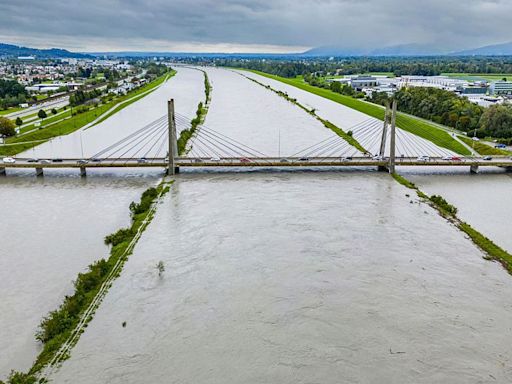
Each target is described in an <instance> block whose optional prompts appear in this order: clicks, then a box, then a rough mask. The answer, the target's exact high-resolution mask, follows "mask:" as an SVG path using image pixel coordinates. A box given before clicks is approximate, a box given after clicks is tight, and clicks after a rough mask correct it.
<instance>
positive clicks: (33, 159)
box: [27, 158, 39, 163]
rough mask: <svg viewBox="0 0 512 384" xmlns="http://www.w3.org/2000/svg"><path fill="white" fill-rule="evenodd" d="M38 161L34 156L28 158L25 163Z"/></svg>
mask: <svg viewBox="0 0 512 384" xmlns="http://www.w3.org/2000/svg"><path fill="white" fill-rule="evenodd" d="M37 162H39V159H36V158H32V159H28V160H27V163H37Z"/></svg>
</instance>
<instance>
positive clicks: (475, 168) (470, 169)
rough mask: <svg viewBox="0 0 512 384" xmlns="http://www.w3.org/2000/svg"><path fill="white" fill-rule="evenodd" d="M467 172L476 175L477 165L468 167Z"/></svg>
mask: <svg viewBox="0 0 512 384" xmlns="http://www.w3.org/2000/svg"><path fill="white" fill-rule="evenodd" d="M469 172H471V173H475V174H476V173H478V165H472V166H470V167H469Z"/></svg>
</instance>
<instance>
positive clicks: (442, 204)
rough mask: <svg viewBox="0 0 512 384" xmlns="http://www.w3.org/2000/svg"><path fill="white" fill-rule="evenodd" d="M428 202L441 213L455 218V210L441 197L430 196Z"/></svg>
mask: <svg viewBox="0 0 512 384" xmlns="http://www.w3.org/2000/svg"><path fill="white" fill-rule="evenodd" d="M430 200H431V201H432V202H433V203H434V204H435V205H436V206H437V207H438V208H439V209H440V210H441V211H443V212H445V213H447V214H449V215H451V216H455V215H456V214H457V208H456V207H454V206H453V205H451V204H449V203H448V202H447V201H446V200H445V199H444V198H443V197H442V196H439V195H432V196H431V197H430Z"/></svg>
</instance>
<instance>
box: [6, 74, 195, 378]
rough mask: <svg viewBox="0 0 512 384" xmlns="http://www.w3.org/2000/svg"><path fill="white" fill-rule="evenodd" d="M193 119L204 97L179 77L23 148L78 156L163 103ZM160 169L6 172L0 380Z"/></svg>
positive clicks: (22, 359)
mask: <svg viewBox="0 0 512 384" xmlns="http://www.w3.org/2000/svg"><path fill="white" fill-rule="evenodd" d="M170 97H174V98H175V99H176V100H177V103H176V109H177V110H178V111H179V112H180V113H182V114H185V115H188V116H193V115H194V114H195V110H196V108H197V104H198V103H199V101H201V100H202V99H203V98H204V86H203V75H202V73H201V72H199V71H196V70H192V69H185V68H183V69H180V70H179V73H178V74H177V75H176V76H175V77H174V78H172V79H171V80H169V81H168V82H167V83H165V84H164V85H163V86H161V87H160V88H159V89H157V90H156V91H154V92H153V93H151V94H149V95H147V96H146V97H144V98H143V99H141V100H139V101H137V102H135V103H133V104H131V105H129V106H128V107H126V108H125V109H123V110H122V111H121V112H119V113H117V114H115V115H113V116H112V117H110V118H109V119H107V120H105V121H104V122H102V123H100V124H98V125H96V126H94V127H92V128H89V129H87V130H84V131H83V132H80V131H77V132H75V133H73V134H70V135H67V136H63V137H60V138H57V139H54V140H52V141H51V142H48V143H46V144H43V145H41V146H38V147H36V148H35V149H34V150H30V151H28V155H29V156H32V155H34V156H37V157H40V158H42V157H45V156H52V157H59V156H61V157H64V156H71V157H80V156H81V148H80V136H82V143H83V145H84V148H85V152H86V153H92V152H94V151H96V150H97V149H98V148H99V147H102V146H106V145H108V144H109V143H111V142H112V141H116V140H118V139H119V138H121V137H123V136H122V135H125V134H127V133H129V132H132V131H133V130H136V129H138V128H140V125H141V124H146V123H148V122H151V121H153V120H154V119H155V118H157V117H160V116H161V115H163V114H165V113H166V100H167V99H168V98H170ZM162 174H163V173H162V170H156V169H155V170H150V171H142V170H140V169H135V170H108V171H101V170H97V171H94V170H93V171H89V172H88V177H87V178H83V179H82V178H80V177H79V175H78V172H77V171H76V170H53V171H51V170H48V171H45V177H44V178H36V177H34V175H33V171H23V170H20V171H11V170H9V171H8V175H7V177H2V178H0V202H1V203H0V204H1V211H2V221H1V222H2V257H0V292H1V300H0V312H1V313H2V315H0V350H1V351H2V353H0V380H1V379H3V378H4V377H5V376H6V375H7V374H8V373H9V372H10V370H11V369H16V370H27V369H28V368H30V366H31V365H32V362H33V360H34V359H35V357H36V355H37V353H38V352H39V350H40V348H41V347H40V345H39V343H37V342H36V341H35V338H34V334H35V332H36V330H37V327H38V325H39V323H40V321H41V319H42V317H43V316H45V315H46V314H47V313H48V312H49V311H50V310H53V309H56V308H57V307H58V305H59V304H60V303H61V302H62V300H63V298H64V296H65V295H66V294H69V293H70V292H72V281H73V279H75V278H76V276H77V274H78V273H79V272H82V271H84V270H85V268H86V267H87V266H88V265H89V264H91V263H92V262H93V261H95V260H98V259H100V258H103V257H107V256H108V254H109V250H108V248H107V247H106V246H105V245H104V244H103V239H104V237H105V236H106V235H107V234H109V233H111V232H113V231H115V230H117V229H118V228H120V227H123V226H127V225H128V224H129V222H130V218H129V209H128V206H129V204H130V202H131V201H134V200H137V199H138V198H139V197H140V194H141V193H142V191H144V190H145V189H146V188H148V187H149V186H152V185H154V184H155V183H157V182H158V180H159V179H160V178H161V177H162Z"/></svg>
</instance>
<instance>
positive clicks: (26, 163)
mask: <svg viewBox="0 0 512 384" xmlns="http://www.w3.org/2000/svg"><path fill="white" fill-rule="evenodd" d="M388 164H389V162H388V160H387V159H384V160H374V159H372V158H369V157H353V158H352V159H350V160H349V159H344V158H339V157H321V158H315V157H311V158H309V159H304V158H293V157H286V158H285V157H275V158H255V157H253V158H234V157H233V158H220V159H211V158H190V157H181V158H177V159H176V166H178V167H374V166H387V165H388ZM396 165H397V166H422V167H424V166H454V167H460V166H466V167H468V166H478V167H484V166H494V167H512V159H511V158H509V157H496V158H493V159H492V160H483V158H481V157H471V158H470V157H467V158H462V159H461V160H443V159H441V158H431V159H430V160H429V161H419V160H418V159H417V158H397V159H396ZM135 167H141V168H145V167H161V168H165V167H167V161H166V159H164V158H155V159H147V160H140V159H96V160H88V161H87V162H86V163H84V162H82V159H59V160H57V161H56V160H55V159H54V160H47V161H45V162H41V161H34V160H31V159H28V158H16V162H14V163H2V162H0V168H38V169H43V168H135Z"/></svg>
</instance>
